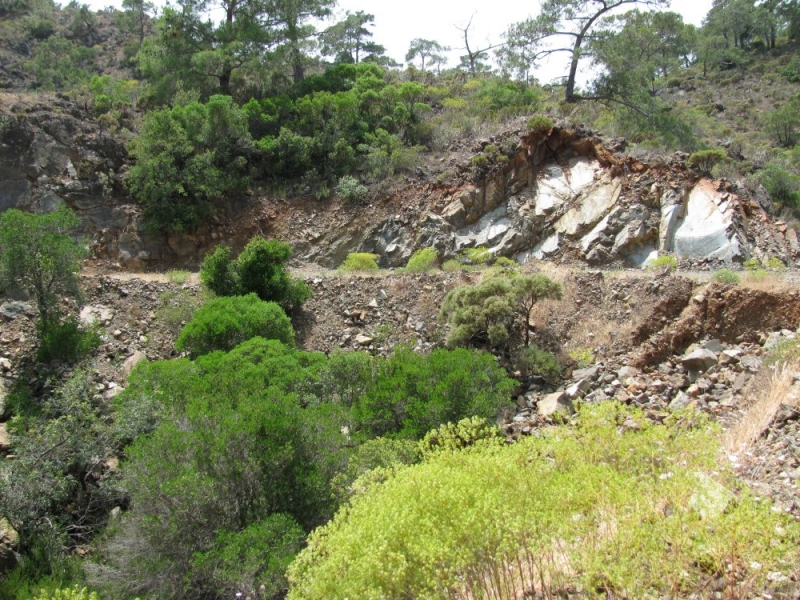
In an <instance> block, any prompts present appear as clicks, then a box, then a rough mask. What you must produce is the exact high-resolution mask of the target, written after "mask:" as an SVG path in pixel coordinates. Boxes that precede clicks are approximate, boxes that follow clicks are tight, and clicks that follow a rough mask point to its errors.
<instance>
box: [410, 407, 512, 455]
mask: <svg viewBox="0 0 800 600" xmlns="http://www.w3.org/2000/svg"><path fill="white" fill-rule="evenodd" d="M504 442H505V438H504V437H503V435H502V434H501V433H500V429H499V428H498V427H497V426H496V425H491V424H489V423H487V422H486V419H482V418H480V417H471V418H469V419H461V420H460V421H459V422H458V423H445V424H444V425H440V426H439V427H437V428H436V429H432V430H431V431H429V432H428V433H426V434H425V437H424V438H422V439H421V440H420V442H419V451H420V453H421V454H422V456H423V458H424V459H425V460H428V459H430V458H431V457H433V456H435V455H436V454H438V453H440V452H457V451H459V450H463V449H464V448H468V447H470V446H474V445H475V444H477V443H481V444H502V443H504Z"/></svg>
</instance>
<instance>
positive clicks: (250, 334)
mask: <svg viewBox="0 0 800 600" xmlns="http://www.w3.org/2000/svg"><path fill="white" fill-rule="evenodd" d="M254 337H261V338H264V339H267V340H278V341H280V342H282V343H284V344H286V345H287V346H294V329H293V328H292V322H291V321H290V320H289V317H287V316H286V313H285V312H284V311H283V309H282V308H281V307H280V306H278V305H277V304H276V303H275V302H264V301H263V300H259V298H258V296H256V295H255V294H248V295H247V296H228V297H221V298H214V299H213V300H209V301H208V302H207V303H206V304H205V305H203V306H202V307H201V308H200V309H199V310H198V311H197V312H196V313H195V314H194V317H193V318H192V320H191V321H189V323H187V324H186V326H185V327H184V328H183V330H182V331H181V333H180V335H179V336H178V340H177V342H176V343H175V347H176V348H177V349H178V350H180V351H187V352H189V353H190V354H191V355H192V356H199V355H201V354H208V353H209V352H214V351H215V350H222V351H226V352H227V351H228V350H232V349H233V348H235V347H236V346H238V345H239V344H241V343H242V342H246V341H247V340H249V339H251V338H254Z"/></svg>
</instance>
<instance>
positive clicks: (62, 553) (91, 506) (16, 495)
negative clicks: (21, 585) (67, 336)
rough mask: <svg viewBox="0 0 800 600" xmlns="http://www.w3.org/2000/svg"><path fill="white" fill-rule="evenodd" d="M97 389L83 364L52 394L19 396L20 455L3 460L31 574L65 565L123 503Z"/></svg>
mask: <svg viewBox="0 0 800 600" xmlns="http://www.w3.org/2000/svg"><path fill="white" fill-rule="evenodd" d="M93 395H94V387H93V381H92V378H91V376H89V375H87V374H86V373H83V372H80V371H76V372H75V373H74V374H73V376H72V377H71V378H70V379H69V380H68V381H67V382H66V383H65V384H64V385H63V386H62V387H60V388H58V389H57V390H56V391H55V392H54V393H53V394H52V395H51V396H48V397H45V398H41V399H33V398H30V399H29V401H28V402H19V401H17V402H16V403H15V407H14V412H15V414H14V416H13V418H12V419H11V421H10V422H9V431H10V433H11V444H12V446H13V448H14V454H15V455H16V458H15V459H14V460H6V461H3V462H2V463H0V494H2V497H3V508H2V514H3V517H5V518H6V519H8V521H9V522H10V523H11V525H12V527H14V529H15V530H16V531H17V532H18V534H19V548H18V551H19V552H20V553H21V555H22V558H23V567H21V568H23V570H24V572H25V573H26V575H27V577H28V578H29V580H31V581H36V580H37V579H40V578H44V577H47V576H50V575H54V574H57V573H59V572H60V571H61V570H63V563H64V560H65V559H66V557H67V553H68V552H69V551H70V550H71V549H73V548H75V547H76V546H78V545H84V544H86V543H88V542H89V541H91V539H92V537H93V536H94V535H95V534H96V533H98V532H99V531H100V530H101V529H102V528H103V526H104V525H105V524H106V521H107V518H108V512H109V511H110V510H111V508H112V507H114V506H116V505H118V504H119V503H120V502H122V494H121V493H120V492H119V490H118V489H117V488H116V486H115V485H114V481H113V476H112V475H111V474H110V473H104V472H103V467H102V465H103V463H104V462H105V460H106V459H107V458H108V457H110V456H111V455H112V452H113V450H114V443H113V439H112V435H111V429H110V427H109V426H108V423H107V420H106V417H104V416H103V415H102V414H101V410H100V407H99V406H98V405H97V404H96V403H95V402H94V401H93Z"/></svg>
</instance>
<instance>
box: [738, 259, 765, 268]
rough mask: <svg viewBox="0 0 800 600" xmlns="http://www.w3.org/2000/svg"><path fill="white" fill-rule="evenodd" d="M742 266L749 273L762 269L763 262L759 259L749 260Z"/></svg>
mask: <svg viewBox="0 0 800 600" xmlns="http://www.w3.org/2000/svg"><path fill="white" fill-rule="evenodd" d="M742 266H743V267H744V268H745V269H747V270H748V271H756V270H758V269H760V268H761V261H760V260H758V259H757V258H748V259H747V260H746V261H744V262H743V263H742Z"/></svg>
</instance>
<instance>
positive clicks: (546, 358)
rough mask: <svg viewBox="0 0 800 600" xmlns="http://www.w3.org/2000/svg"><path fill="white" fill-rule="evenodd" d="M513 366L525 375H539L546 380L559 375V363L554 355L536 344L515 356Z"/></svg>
mask: <svg viewBox="0 0 800 600" xmlns="http://www.w3.org/2000/svg"><path fill="white" fill-rule="evenodd" d="M515 365H516V367H517V368H518V369H519V370H520V371H522V373H523V374H525V375H541V376H542V377H544V378H545V379H547V380H554V379H556V378H557V377H558V375H559V374H560V373H561V363H559V362H558V359H557V358H556V357H555V355H554V354H553V353H552V352H548V351H547V350H542V349H541V348H539V346H537V345H536V344H531V345H530V346H528V347H527V348H523V349H522V350H521V351H520V352H519V354H518V355H517V358H516V360H515Z"/></svg>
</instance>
